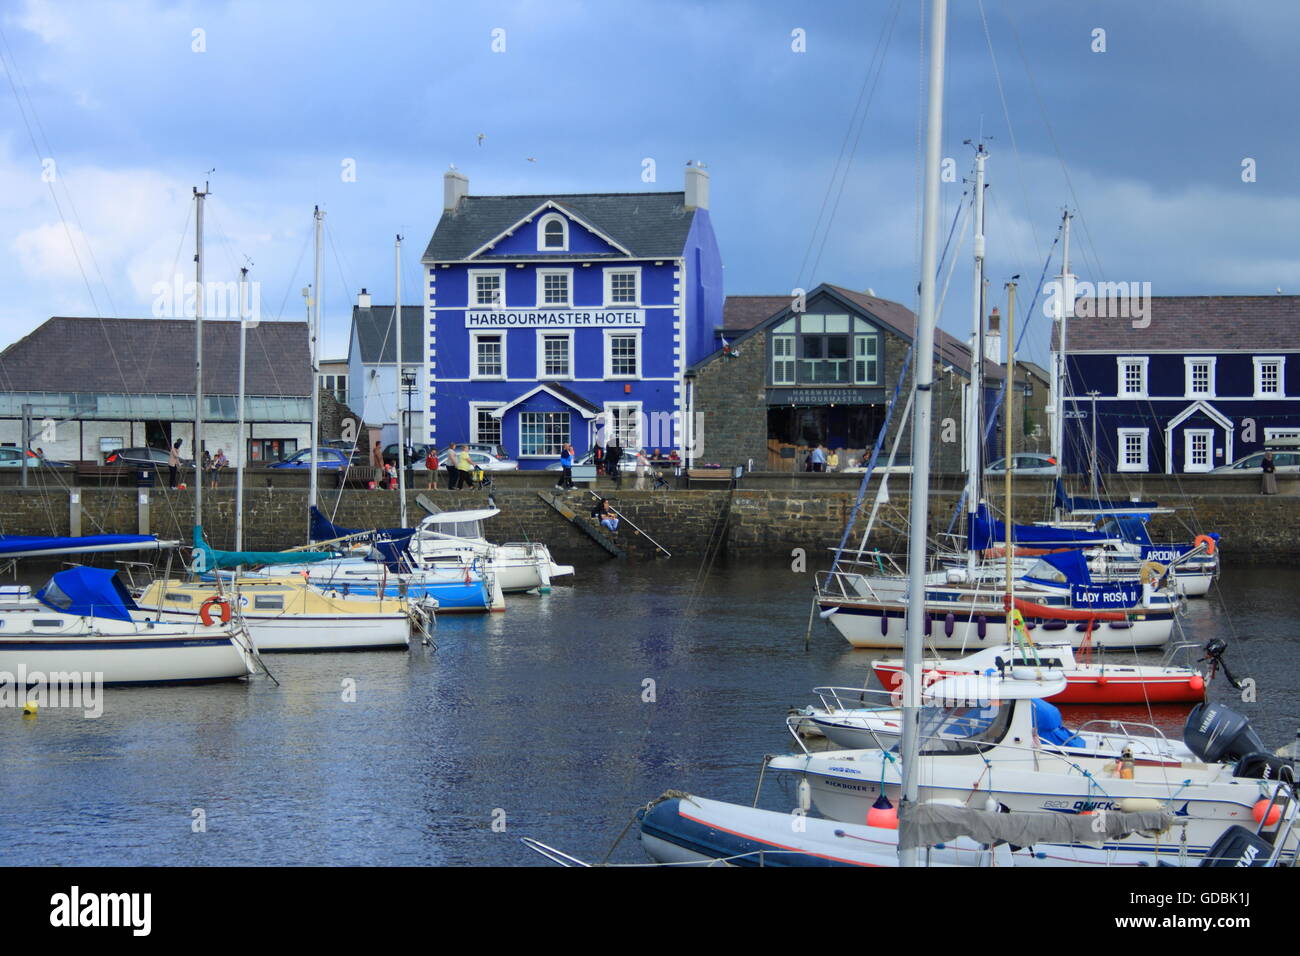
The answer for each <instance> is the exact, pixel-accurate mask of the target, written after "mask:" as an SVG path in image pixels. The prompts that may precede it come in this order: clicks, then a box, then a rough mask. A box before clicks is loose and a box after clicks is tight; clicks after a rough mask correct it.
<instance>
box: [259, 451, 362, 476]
mask: <svg viewBox="0 0 1300 956" xmlns="http://www.w3.org/2000/svg"><path fill="white" fill-rule="evenodd" d="M311 455H312V449H310V448H304V449H303V450H302V451H300V452H298V454H296V455H293V456H292V457H290V458H286V459H285V460H284V461H277V462H276V463H275V464H274V465H272V466H271V467H272V468H310V467H311V461H310V459H311ZM349 460H350V459H349V456H348V454H347V453H346V452H343V451H340V450H339V449H337V448H317V449H316V467H317V468H318V469H322V470H326V471H338V470H339V469H341V468H346V467H347V466H348V461H349Z"/></svg>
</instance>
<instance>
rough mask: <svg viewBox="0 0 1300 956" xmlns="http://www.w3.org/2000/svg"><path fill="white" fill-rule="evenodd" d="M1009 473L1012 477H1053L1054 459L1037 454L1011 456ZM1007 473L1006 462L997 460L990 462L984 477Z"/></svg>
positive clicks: (1054, 469)
mask: <svg viewBox="0 0 1300 956" xmlns="http://www.w3.org/2000/svg"><path fill="white" fill-rule="evenodd" d="M1011 458H1012V466H1011V473H1012V474H1013V475H1054V474H1056V459H1055V458H1053V457H1052V456H1051V455H1040V454H1037V453H1033V452H1031V453H1029V454H1021V455H1012V456H1011ZM1006 473H1007V460H1006V459H1005V458H999V459H998V460H997V461H994V462H990V463H989V466H988V467H987V468H985V469H984V474H986V475H1005V474H1006Z"/></svg>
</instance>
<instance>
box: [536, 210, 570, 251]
mask: <svg viewBox="0 0 1300 956" xmlns="http://www.w3.org/2000/svg"><path fill="white" fill-rule="evenodd" d="M537 233H538V235H537V248H539V249H544V250H554V251H557V252H565V251H567V250H568V248H569V223H568V221H567V220H566V219H565V218H564V217H563V216H559V215H555V214H552V215H549V216H543V217H542V218H541V221H539V222H538V223H537Z"/></svg>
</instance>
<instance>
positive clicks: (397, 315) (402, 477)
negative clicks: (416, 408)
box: [393, 236, 406, 528]
mask: <svg viewBox="0 0 1300 956" xmlns="http://www.w3.org/2000/svg"><path fill="white" fill-rule="evenodd" d="M393 260H394V269H395V276H394V289H395V290H396V291H395V292H394V293H393V326H394V328H396V329H397V336H396V337H397V341H396V343H395V346H396V348H397V355H396V358H397V404H396V405H394V406H393V407H394V408H395V409H396V410H397V509H398V514H399V520H398V527H400V528H405V527H406V431H405V429H404V428H403V427H402V390H403V388H404V387H405V386H404V385H403V379H402V237H401V236H398V237H397V242H396V243H395V245H394V247H393Z"/></svg>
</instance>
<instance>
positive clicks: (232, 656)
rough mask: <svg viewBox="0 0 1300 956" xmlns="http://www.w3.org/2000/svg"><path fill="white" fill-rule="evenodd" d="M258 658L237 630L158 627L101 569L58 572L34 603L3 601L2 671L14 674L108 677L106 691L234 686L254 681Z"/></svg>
mask: <svg viewBox="0 0 1300 956" xmlns="http://www.w3.org/2000/svg"><path fill="white" fill-rule="evenodd" d="M24 592H25V593H24ZM255 657H256V651H255V650H254V649H253V646H252V645H251V643H250V642H249V640H248V637H247V635H245V634H243V633H242V632H241V630H240V629H239V628H238V627H237V625H235V624H233V623H226V622H223V621H221V620H220V618H217V619H215V620H214V621H213V623H212V624H205V623H203V622H201V621H199V622H194V623H187V622H180V621H160V620H158V618H157V615H154V614H150V613H148V612H146V611H144V610H142V609H141V608H140V607H138V606H137V605H136V603H135V601H134V600H133V599H132V597H131V594H130V592H128V591H127V589H126V586H125V585H124V584H122V582H121V581H120V580H119V579H118V578H117V575H116V572H114V571H110V570H105V569H102V568H69V569H67V570H65V571H59V572H58V573H56V574H55V575H54V576H53V577H52V578H51V579H50V581H49V583H48V584H46V585H45V587H43V588H41V589H40V590H39V591H37V592H36V593H35V594H34V595H33V594H31V592H30V591H28V590H27V589H25V588H23V589H11V590H10V591H9V592H8V593H5V594H3V595H0V671H3V672H6V673H10V674H15V673H18V671H19V669H20V668H22V669H25V672H26V673H27V674H28V675H29V677H30V676H31V675H33V674H36V673H42V674H47V675H48V674H81V675H102V677H100V678H99V679H100V681H101V682H102V683H103V684H106V685H108V684H172V683H187V682H199V681H217V680H233V679H236V678H240V677H245V676H247V675H248V674H250V673H253V669H254V666H255Z"/></svg>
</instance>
